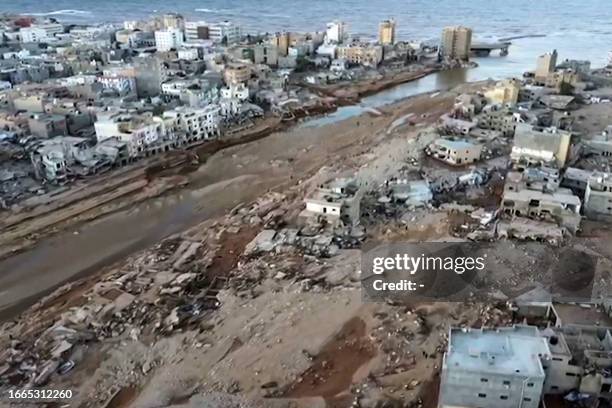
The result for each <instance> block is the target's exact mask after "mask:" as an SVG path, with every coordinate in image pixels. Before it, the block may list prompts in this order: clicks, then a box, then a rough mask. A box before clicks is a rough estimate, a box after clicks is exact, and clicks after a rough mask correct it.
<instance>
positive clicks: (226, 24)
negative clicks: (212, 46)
mask: <svg viewBox="0 0 612 408" xmlns="http://www.w3.org/2000/svg"><path fill="white" fill-rule="evenodd" d="M208 34H209V37H210V39H211V40H213V41H214V42H217V43H223V42H225V43H227V44H234V43H237V42H239V41H240V38H241V36H242V32H241V29H240V26H238V25H236V24H234V23H232V22H230V21H222V22H220V23H214V24H211V25H209V26H208Z"/></svg>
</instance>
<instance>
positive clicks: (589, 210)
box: [584, 172, 612, 218]
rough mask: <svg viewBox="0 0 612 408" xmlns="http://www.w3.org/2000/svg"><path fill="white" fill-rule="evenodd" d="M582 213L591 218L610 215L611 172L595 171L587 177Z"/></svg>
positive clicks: (611, 199) (611, 207) (611, 194)
mask: <svg viewBox="0 0 612 408" xmlns="http://www.w3.org/2000/svg"><path fill="white" fill-rule="evenodd" d="M584 213H585V215H586V216H588V217H591V218H599V217H612V174H610V173H600V172H596V173H594V174H592V175H591V177H589V180H588V183H587V186H586V191H585V193H584Z"/></svg>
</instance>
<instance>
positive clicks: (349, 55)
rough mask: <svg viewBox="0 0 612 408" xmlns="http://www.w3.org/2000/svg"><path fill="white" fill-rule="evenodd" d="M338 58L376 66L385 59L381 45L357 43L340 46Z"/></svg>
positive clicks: (353, 62)
mask: <svg viewBox="0 0 612 408" xmlns="http://www.w3.org/2000/svg"><path fill="white" fill-rule="evenodd" d="M337 52H338V58H341V59H345V60H346V61H348V62H350V63H352V64H359V65H364V66H367V67H376V66H378V64H380V62H381V61H382V59H383V49H382V47H381V46H380V45H372V44H364V43H355V44H351V45H346V46H342V47H338V50H337Z"/></svg>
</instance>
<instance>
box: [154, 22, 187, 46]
mask: <svg viewBox="0 0 612 408" xmlns="http://www.w3.org/2000/svg"><path fill="white" fill-rule="evenodd" d="M184 42H185V41H184V38H183V32H182V31H181V30H180V29H178V28H172V29H168V30H163V31H156V32H155V47H156V48H157V51H161V52H165V51H170V50H171V49H177V48H179V47H180V46H181V45H183V43H184Z"/></svg>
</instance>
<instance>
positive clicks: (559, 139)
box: [510, 123, 571, 169]
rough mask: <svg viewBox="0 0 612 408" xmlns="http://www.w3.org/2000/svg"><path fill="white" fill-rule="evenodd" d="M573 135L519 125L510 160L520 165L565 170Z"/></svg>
mask: <svg viewBox="0 0 612 408" xmlns="http://www.w3.org/2000/svg"><path fill="white" fill-rule="evenodd" d="M570 140H571V133H569V132H566V131H563V130H558V129H555V128H550V129H537V128H534V127H533V126H531V125H528V124H525V123H517V125H516V130H515V132H514V144H513V146H512V151H511V152H510V159H512V161H513V162H515V163H517V164H519V165H526V166H529V165H539V164H548V165H552V166H556V167H557V168H559V169H560V168H563V167H564V166H565V162H566V161H567V157H568V154H569V147H570Z"/></svg>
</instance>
